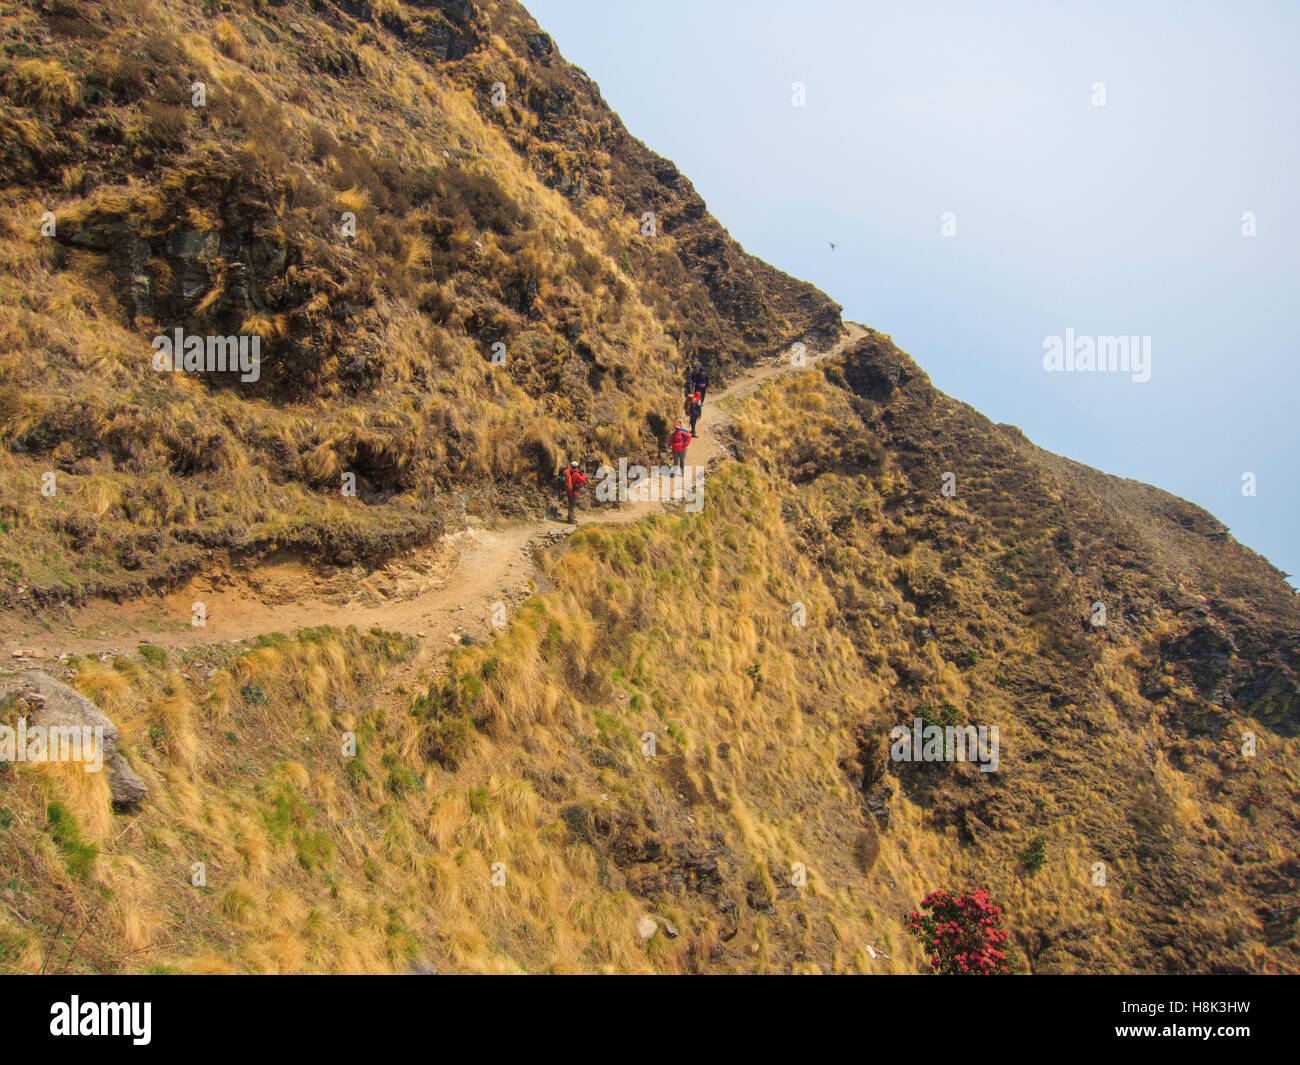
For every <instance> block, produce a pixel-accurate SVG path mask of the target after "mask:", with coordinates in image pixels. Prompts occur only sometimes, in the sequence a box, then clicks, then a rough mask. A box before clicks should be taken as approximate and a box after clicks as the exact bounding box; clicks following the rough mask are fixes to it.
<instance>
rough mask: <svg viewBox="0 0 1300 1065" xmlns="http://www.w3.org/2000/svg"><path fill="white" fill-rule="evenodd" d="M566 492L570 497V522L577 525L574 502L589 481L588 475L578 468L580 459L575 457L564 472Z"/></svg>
mask: <svg viewBox="0 0 1300 1065" xmlns="http://www.w3.org/2000/svg"><path fill="white" fill-rule="evenodd" d="M562 476H563V478H564V494H565V495H566V496H568V497H569V524H570V525H576V524H577V522H576V521H575V520H574V518H573V502H574V500H575V499H577V498H578V493H579V492H581V491H582V486H583V485H584V484H586V483H587V475H586V474H585V473H583V472H582V470H580V469H579V468H578V460H577V459H574V460H573V461H572V462H570V463H569V465H568V466H566V467H565V469H564V473H563V474H562Z"/></svg>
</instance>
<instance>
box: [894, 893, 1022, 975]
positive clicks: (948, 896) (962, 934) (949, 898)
mask: <svg viewBox="0 0 1300 1065" xmlns="http://www.w3.org/2000/svg"><path fill="white" fill-rule="evenodd" d="M921 910H925V911H929V912H926V913H922V912H920V911H916V912H913V913H911V914H908V917H907V920H906V921H905V922H904V924H905V926H906V928H907V930H908V931H909V932H911V933H912V934H913V935H915V936H916V937H917V938H918V939H919V940H920V941H921V943H922V944H923V945H924V947H925V949H926V952H927V953H928V954H929V956H930V971H931V972H936V973H948V974H952V975H957V976H963V975H965V976H993V975H998V974H1005V973H1009V972H1011V967H1010V965H1009V959H1008V958H1007V955H1006V953H1005V952H1004V951H1003V949H1002V948H1003V946H1004V945H1005V944H1006V941H1007V934H1006V932H1004V931H1003V930H1002V928H1001V924H1002V907H1001V906H995V905H994V904H993V903H992V902H991V901H990V900H989V893H988V891H987V889H985V888H980V889H979V890H978V891H964V892H962V893H961V894H960V895H957V894H953V893H952V892H948V891H932V892H930V894H928V895H926V897H925V898H924V899H923V900H922V901H921Z"/></svg>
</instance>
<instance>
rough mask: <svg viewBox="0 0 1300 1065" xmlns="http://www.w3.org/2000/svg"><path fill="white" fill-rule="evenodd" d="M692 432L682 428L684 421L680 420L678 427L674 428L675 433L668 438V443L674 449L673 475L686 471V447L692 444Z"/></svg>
mask: <svg viewBox="0 0 1300 1065" xmlns="http://www.w3.org/2000/svg"><path fill="white" fill-rule="evenodd" d="M690 442H691V434H690V433H688V432H687V431H686V430H685V429H683V428H682V423H681V422H678V423H677V427H676V428H675V429H674V430H673V435H672V436H670V437H669V438H668V443H669V445H670V446H671V447H672V449H673V476H674V477H676V476H678V474H684V473H685V472H686V448H687V447H688V446H689V445H690Z"/></svg>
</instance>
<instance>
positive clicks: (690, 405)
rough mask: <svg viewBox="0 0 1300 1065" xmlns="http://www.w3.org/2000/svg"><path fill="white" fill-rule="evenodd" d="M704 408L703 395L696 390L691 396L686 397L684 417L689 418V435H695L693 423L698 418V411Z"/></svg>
mask: <svg viewBox="0 0 1300 1065" xmlns="http://www.w3.org/2000/svg"><path fill="white" fill-rule="evenodd" d="M703 410H704V397H703V396H701V395H700V394H699V393H698V392H696V393H695V394H694V395H692V396H687V397H686V417H688V418H690V420H691V435H692V436H694V435H695V423H696V422H698V421H699V420H700V413H701V412H702V411H703Z"/></svg>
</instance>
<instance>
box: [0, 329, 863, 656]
mask: <svg viewBox="0 0 1300 1065" xmlns="http://www.w3.org/2000/svg"><path fill="white" fill-rule="evenodd" d="M845 325H846V332H845V335H844V336H843V337H842V338H841V339H840V340H839V341H838V342H837V343H836V344H834V345H833V346H831V347H830V348H828V349H827V350H825V351H823V352H819V353H816V354H812V353H810V354H808V355H807V357H806V362H805V366H809V365H812V364H814V363H816V362H817V361H819V360H821V359H824V358H827V357H829V356H831V355H835V354H838V353H839V352H840V351H842V350H843V349H844V348H845V347H846V346H847V345H848V344H851V343H853V342H854V341H856V340H857V339H859V338H860V337H862V336H863V335H865V332H866V331H865V330H864V329H863V328H862V327H861V326H859V325H857V324H855V323H845ZM791 369H792V367H791V365H790V362H789V359H788V357H787V358H783V359H780V360H777V359H772V360H769V361H768V362H766V363H764V364H762V365H760V366H757V367H754V368H753V369H751V370H749V371H748V372H747V373H745V374H744V375H742V376H741V377H740V378H739V379H738V380H737V381H736V382H735V383H734V384H733V385H732V386H731V387H730V388H728V389H726V390H725V391H720V392H711V393H709V395H708V396H707V398H706V402H705V406H704V413H703V416H702V417H701V419H700V422H699V429H700V432H699V435H698V436H697V437H696V440H695V441H694V442H693V443H692V444H691V446H690V449H689V450H688V452H687V461H688V463H689V464H690V465H692V466H694V467H695V468H696V469H697V470H699V471H700V472H699V474H698V476H699V477H700V478H701V479H702V478H703V476H704V469H706V468H708V467H711V466H714V465H716V464H717V463H718V462H719V461H721V460H722V459H723V458H725V457H727V451H726V447H725V445H724V443H723V439H722V438H723V435H724V433H725V430H726V426H727V425H728V424H729V423H730V421H731V418H730V416H729V415H728V414H727V413H726V412H725V411H723V410H722V409H721V407H720V401H721V400H723V399H727V398H740V397H743V396H747V395H749V394H750V393H752V392H753V391H755V390H756V389H757V388H759V387H760V386H761V385H762V384H764V383H765V382H767V381H769V380H771V379H772V378H773V377H776V376H777V375H779V374H781V373H783V372H790V371H791ZM593 482H594V478H593ZM589 487H590V486H589ZM675 505H680V504H665V503H663V502H659V501H651V500H645V501H638V502H633V503H624V504H621V505H620V506H619V507H618V508H617V509H613V508H610V507H605V506H598V507H593V508H592V509H587V510H580V511H579V512H578V523H579V525H586V524H589V523H591V522H615V523H622V522H629V521H636V520H638V519H639V518H642V517H644V516H646V515H647V514H650V513H652V512H655V511H662V510H663V509H664V508H665V506H675ZM557 513H558V511H557ZM572 530H573V526H570V525H567V524H566V523H564V522H562V521H555V520H544V521H538V522H528V523H522V524H518V525H510V526H503V527H500V528H495V529H487V528H474V527H471V528H468V529H466V530H464V531H462V532H459V533H454V534H452V535H450V536H447V537H444V538H443V540H442V541H441V542H440V543H438V544H436V545H433V546H431V547H427V548H421V549H419V550H417V551H414V552H411V553H410V554H409V555H406V556H404V557H402V558H401V559H395V560H393V561H391V562H389V563H388V564H387V565H385V566H383V567H381V568H380V569H378V570H374V571H371V572H368V573H367V572H365V571H363V570H361V569H360V568H358V569H357V570H354V571H351V572H347V573H339V572H336V573H333V574H329V575H323V574H320V573H317V572H315V571H314V570H313V569H311V568H310V567H308V566H306V565H304V564H303V563H301V562H299V561H277V560H275V559H274V558H272V559H269V560H266V561H264V562H263V563H262V564H260V565H258V566H256V567H251V568H248V569H244V568H242V567H232V566H231V565H229V563H228V560H226V559H223V558H221V557H218V558H216V559H214V560H213V563H212V564H211V565H210V566H209V567H208V568H207V569H206V570H205V572H204V573H202V574H200V575H199V576H197V577H195V578H193V579H191V580H190V581H188V582H187V583H186V584H185V585H184V586H183V587H181V588H179V589H177V590H175V591H173V592H170V593H168V594H166V595H164V596H162V597H160V598H150V599H139V600H134V601H132V602H129V603H122V604H119V603H112V602H108V601H95V602H92V603H89V604H87V605H86V606H84V607H81V608H77V609H73V610H70V611H68V612H67V614H66V615H65V616H63V617H62V618H45V619H22V618H15V617H10V618H5V619H3V621H0V654H2V655H3V657H4V659H7V660H8V662H9V664H10V665H11V666H13V667H15V668H17V667H21V666H24V665H28V664H30V665H33V666H39V665H40V664H41V663H42V662H47V661H48V660H49V659H52V658H57V657H58V656H59V655H60V654H94V653H101V654H102V653H107V652H111V651H133V650H135V647H136V645H137V644H139V643H142V642H143V643H153V644H157V645H158V646H162V647H189V646H194V645H197V644H210V643H220V642H225V641H229V642H237V641H239V640H243V639H248V638H251V637H255V636H260V635H263V634H266V633H271V632H285V633H289V632H293V631H294V630H296V629H299V628H305V627H315V626H322V625H329V626H334V627H339V628H345V627H347V626H348V625H355V626H356V627H357V628H358V629H362V630H365V629H368V628H370V627H371V626H373V625H380V626H382V627H383V628H384V629H387V630H390V631H395V632H402V633H406V634H408V635H411V636H416V637H418V638H420V639H421V640H422V646H421V649H420V651H419V652H418V653H417V655H416V657H415V659H414V661H413V662H412V663H411V664H410V665H409V666H408V667H407V669H405V670H403V671H402V672H403V673H408V674H409V673H410V672H412V671H414V670H416V669H418V668H420V667H422V666H427V665H428V664H429V663H430V662H432V661H433V659H435V658H437V657H439V656H440V655H441V654H442V653H443V652H445V651H446V650H447V649H448V648H449V647H450V646H452V645H453V644H454V643H456V642H457V641H458V638H459V637H460V636H461V635H472V636H474V637H476V638H480V637H482V636H484V635H486V634H487V632H488V631H489V629H490V627H491V618H492V612H493V610H494V604H496V603H503V604H505V605H506V608H507V611H508V610H509V608H510V605H511V604H512V603H513V602H518V601H521V600H523V599H524V598H527V596H528V595H530V594H532V590H533V586H532V578H533V576H534V569H533V564H532V557H531V549H532V548H533V547H534V546H535V545H537V544H544V543H548V542H555V541H556V540H558V539H562V538H563V537H565V536H567V535H568V534H569V533H570V532H572ZM196 603H202V604H203V605H204V609H205V612H206V623H205V624H204V625H203V626H196V625H193V624H192V623H191V617H192V612H193V609H194V604H196ZM15 650H21V651H23V655H22V656H14V655H13V654H12V652H13V651H15Z"/></svg>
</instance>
